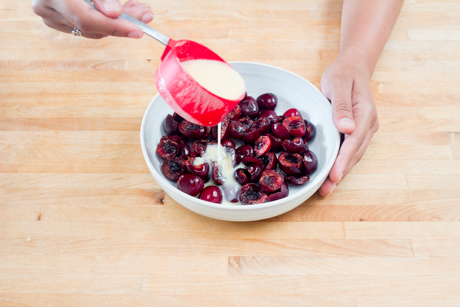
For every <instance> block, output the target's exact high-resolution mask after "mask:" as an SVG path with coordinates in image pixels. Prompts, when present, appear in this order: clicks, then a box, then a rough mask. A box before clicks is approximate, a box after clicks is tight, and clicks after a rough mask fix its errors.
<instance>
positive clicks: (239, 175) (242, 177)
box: [233, 168, 251, 185]
mask: <svg viewBox="0 0 460 307" xmlns="http://www.w3.org/2000/svg"><path fill="white" fill-rule="evenodd" d="M233 177H234V178H235V180H236V182H238V183H239V184H241V185H245V184H246V183H249V182H251V174H250V173H249V172H248V171H247V170H246V169H244V168H239V169H237V170H236V171H235V173H234V174H233Z"/></svg>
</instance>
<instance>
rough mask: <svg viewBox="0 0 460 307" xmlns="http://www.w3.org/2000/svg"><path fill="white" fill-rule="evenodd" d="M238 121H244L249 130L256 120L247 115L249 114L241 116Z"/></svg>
mask: <svg viewBox="0 0 460 307" xmlns="http://www.w3.org/2000/svg"><path fill="white" fill-rule="evenodd" d="M238 121H239V122H240V123H242V124H243V125H244V126H245V127H246V129H248V130H249V129H250V128H251V127H252V124H254V121H253V120H252V119H251V118H249V117H247V116H244V117H240V119H238Z"/></svg>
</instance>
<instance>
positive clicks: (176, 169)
mask: <svg viewBox="0 0 460 307" xmlns="http://www.w3.org/2000/svg"><path fill="white" fill-rule="evenodd" d="M161 171H162V172H163V174H164V175H165V176H166V178H168V179H169V180H172V181H177V179H179V177H180V175H182V174H183V173H184V171H185V163H184V160H182V159H181V158H178V157H172V158H170V159H167V160H164V161H163V165H162V166H161Z"/></svg>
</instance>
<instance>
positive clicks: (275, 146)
mask: <svg viewBox="0 0 460 307" xmlns="http://www.w3.org/2000/svg"><path fill="white" fill-rule="evenodd" d="M264 136H267V137H268V138H269V139H270V142H271V143H272V146H271V147H270V151H272V152H280V151H282V150H283V146H282V140H281V139H279V138H277V137H276V136H273V135H271V134H268V133H267V134H264Z"/></svg>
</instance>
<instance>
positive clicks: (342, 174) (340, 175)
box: [337, 173, 343, 182]
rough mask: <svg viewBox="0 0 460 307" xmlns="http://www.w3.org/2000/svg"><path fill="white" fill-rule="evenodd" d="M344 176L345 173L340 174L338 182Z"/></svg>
mask: <svg viewBox="0 0 460 307" xmlns="http://www.w3.org/2000/svg"><path fill="white" fill-rule="evenodd" d="M342 177H343V173H342V174H341V175H340V177H339V180H337V182H340V180H342Z"/></svg>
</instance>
